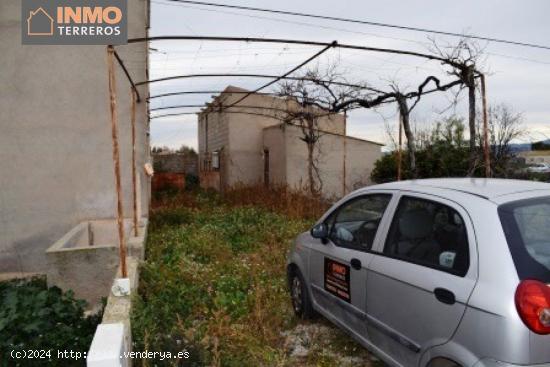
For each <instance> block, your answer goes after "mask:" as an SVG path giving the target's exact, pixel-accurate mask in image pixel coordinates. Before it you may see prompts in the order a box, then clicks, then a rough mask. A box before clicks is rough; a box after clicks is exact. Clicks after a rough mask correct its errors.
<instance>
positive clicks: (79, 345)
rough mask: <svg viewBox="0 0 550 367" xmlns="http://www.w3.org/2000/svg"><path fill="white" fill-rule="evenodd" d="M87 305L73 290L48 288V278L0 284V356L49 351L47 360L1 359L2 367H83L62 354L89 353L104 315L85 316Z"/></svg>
mask: <svg viewBox="0 0 550 367" xmlns="http://www.w3.org/2000/svg"><path fill="white" fill-rule="evenodd" d="M84 306H85V302H84V301H82V300H77V299H75V298H74V296H73V293H72V292H71V291H68V292H65V293H63V292H62V291H61V289H59V288H57V287H50V288H48V286H47V284H46V281H45V279H44V278H33V279H30V280H16V281H10V282H4V283H0V356H7V355H8V356H9V355H10V352H11V351H12V350H15V351H28V350H49V351H50V353H51V354H50V357H49V358H47V359H18V360H16V361H15V360H8V359H6V358H1V360H0V366H13V365H18V366H27V365H32V366H37V365H38V366H40V365H44V366H46V365H47V366H82V365H85V360H84V359H82V360H80V361H76V360H74V359H73V360H69V359H58V358H57V352H58V351H74V352H80V353H85V352H87V351H88V349H89V347H90V344H91V342H92V338H93V335H94V332H95V329H96V327H97V325H98V324H99V322H100V321H101V314H96V315H92V316H85V315H84Z"/></svg>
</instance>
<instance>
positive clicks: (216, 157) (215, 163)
mask: <svg viewBox="0 0 550 367" xmlns="http://www.w3.org/2000/svg"><path fill="white" fill-rule="evenodd" d="M212 169H213V170H218V169H220V152H218V151H215V152H212Z"/></svg>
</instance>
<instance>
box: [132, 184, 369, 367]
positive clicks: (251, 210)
mask: <svg viewBox="0 0 550 367" xmlns="http://www.w3.org/2000/svg"><path fill="white" fill-rule="evenodd" d="M327 205H328V204H327V203H322V202H320V201H319V200H316V199H315V198H311V197H308V196H307V195H305V194H304V193H299V192H293V191H291V190H286V189H284V188H278V189H275V190H272V191H271V190H267V189H265V188H264V187H261V186H257V187H240V188H233V189H231V190H227V191H226V193H225V194H224V196H223V198H222V197H220V196H219V195H217V194H215V193H208V192H196V193H172V194H163V195H157V196H156V198H155V202H154V203H153V209H152V213H151V217H150V219H151V220H150V233H149V238H148V243H147V254H146V257H147V259H146V262H145V264H144V265H143V266H142V269H141V270H142V271H141V279H140V287H139V295H138V296H136V307H135V308H134V310H133V315H132V328H133V337H134V340H135V342H136V350H150V351H160V350H162V351H172V352H178V351H181V350H183V349H187V350H188V351H189V352H190V353H191V356H192V360H186V361H183V362H184V364H183V365H184V366H204V365H207V366H239V367H240V366H334V365H352V364H357V360H356V359H353V358H360V361H361V363H359V364H361V365H368V363H369V362H368V358H367V353H366V352H365V350H364V349H363V348H361V347H359V346H358V345H357V344H356V343H354V342H353V341H352V340H351V339H349V338H348V337H347V336H345V335H344V334H343V333H342V332H340V331H338V330H337V329H335V328H333V327H331V326H330V325H328V324H326V323H324V324H323V325H324V326H323V327H321V328H319V327H318V325H319V324H318V323H313V324H310V323H305V324H304V323H302V322H300V321H299V320H297V319H296V318H295V317H294V314H293V312H292V307H291V305H290V299H289V296H288V290H287V285H286V267H285V261H286V257H287V254H288V251H289V248H290V246H291V243H292V239H293V238H294V237H295V236H296V235H297V234H298V233H300V232H302V231H304V230H307V228H309V227H310V226H311V224H312V223H313V221H314V219H315V218H317V217H318V216H319V215H320V214H321V213H322V212H323V211H324V210H325V209H326V207H327ZM297 328H298V329H299V330H301V332H303V329H304V328H305V330H306V331H305V332H306V333H309V334H310V335H308V336H307V338H306V339H307V345H306V347H307V355H305V356H304V355H301V356H296V355H293V350H295V349H296V343H299V341H298V342H296V341H294V342H293V340H296V339H297V338H296V337H295V336H294V335H295V334H296V332H295V330H296V329H297ZM308 330H321V332H309V331H308ZM299 347H300V348H301V347H302V346H299ZM345 358H348V359H349V361H350V363H349V364H348V362H347V360H346V359H345ZM350 358H351V359H350ZM351 361H355V362H353V363H351ZM180 362H181V361H180ZM180 362H178V361H174V360H172V361H154V362H153V361H143V363H142V365H143V366H153V365H155V366H161V365H164V366H179V365H181V364H179V363H180ZM136 365H139V363H136Z"/></svg>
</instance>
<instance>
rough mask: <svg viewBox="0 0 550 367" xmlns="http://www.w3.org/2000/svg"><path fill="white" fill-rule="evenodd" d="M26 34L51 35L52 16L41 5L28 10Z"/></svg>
mask: <svg viewBox="0 0 550 367" xmlns="http://www.w3.org/2000/svg"><path fill="white" fill-rule="evenodd" d="M27 35H29V36H52V35H53V18H52V17H51V16H50V15H49V14H48V13H47V12H46V11H45V10H44V9H43V8H42V7H40V8H38V9H36V10H34V11H33V10H31V11H30V12H29V17H28V18H27Z"/></svg>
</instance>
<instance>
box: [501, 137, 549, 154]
mask: <svg viewBox="0 0 550 367" xmlns="http://www.w3.org/2000/svg"><path fill="white" fill-rule="evenodd" d="M533 144H540V145H547V146H548V147H550V139H547V140H542V141H537V142H533V143H523V144H510V147H511V148H512V151H513V152H518V153H519V152H527V151H530V150H533V149H532V148H533Z"/></svg>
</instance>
